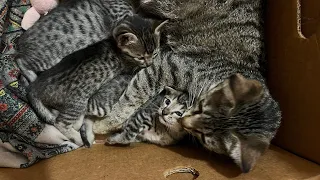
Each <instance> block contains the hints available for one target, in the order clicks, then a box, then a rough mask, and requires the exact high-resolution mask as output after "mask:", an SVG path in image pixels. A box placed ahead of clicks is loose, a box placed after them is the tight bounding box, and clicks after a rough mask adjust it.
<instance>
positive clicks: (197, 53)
mask: <svg viewBox="0 0 320 180" xmlns="http://www.w3.org/2000/svg"><path fill="white" fill-rule="evenodd" d="M151 1H154V2H158V3H157V4H158V8H157V9H158V10H160V11H158V12H156V13H161V10H162V7H161V5H165V7H164V9H165V10H166V11H165V12H164V13H163V14H164V15H165V16H166V15H168V17H169V18H170V17H173V19H171V21H170V22H169V23H168V24H167V26H166V28H165V30H166V33H165V36H164V37H163V39H165V40H166V42H165V43H164V44H162V46H161V51H160V53H159V56H158V57H157V58H156V60H155V61H154V64H153V65H152V66H150V67H148V68H146V69H143V70H141V71H140V72H138V73H137V74H136V75H135V76H134V77H133V79H132V80H131V82H130V84H129V86H128V88H127V89H126V91H125V92H124V94H123V95H122V96H121V97H120V99H119V102H118V103H117V104H115V105H114V106H113V109H112V112H111V113H110V114H109V116H108V117H106V118H105V119H104V120H102V121H99V122H96V123H95V124H94V127H93V128H94V131H95V132H96V133H99V134H103V133H107V132H108V131H110V130H112V129H113V128H114V127H117V126H119V124H122V123H123V122H125V120H126V119H128V118H129V117H130V116H131V115H132V114H133V113H134V112H135V111H136V110H137V109H138V108H139V107H140V106H141V105H142V104H143V103H145V102H146V101H148V100H149V99H151V98H152V97H153V96H155V95H157V94H158V93H159V92H160V91H161V90H162V89H163V87H164V86H171V87H173V88H174V89H177V90H180V91H188V92H189V94H190V97H191V98H190V105H191V109H190V111H189V113H188V117H187V118H185V119H184V121H183V122H184V123H183V125H184V128H185V129H187V130H188V131H189V132H190V133H192V134H193V135H195V136H197V137H199V139H200V140H201V141H202V143H203V144H204V146H205V147H206V148H208V149H210V150H213V151H216V152H218V153H224V154H227V155H229V156H230V157H231V158H233V159H234V160H235V162H236V163H237V164H238V165H239V166H240V167H241V169H242V171H243V172H248V171H249V170H250V169H251V168H252V166H253V165H254V164H255V162H256V160H257V158H258V157H259V156H260V155H261V154H262V152H263V151H264V150H265V149H266V148H267V147H268V145H269V143H270V141H271V139H272V138H273V137H274V135H275V134H276V131H277V129H278V127H279V125H280V119H281V113H280V109H279V105H278V103H277V102H276V101H275V100H274V99H273V98H272V97H271V95H270V93H269V90H268V88H267V86H266V81H265V79H264V77H263V75H262V73H261V69H262V67H261V63H262V62H263V61H264V34H263V16H262V15H263V0H161V1H160V0H151ZM147 2H150V0H148V1H147ZM151 13H152V12H151ZM163 14H162V16H163ZM237 73H239V74H237ZM252 92H253V93H252ZM251 93H252V94H251ZM246 96H248V99H247V100H244V99H246V98H244V97H246ZM240 100H241V101H240ZM204 102H206V103H207V104H203V103H204ZM217 102H220V103H217ZM240 102H241V103H240ZM219 104H220V106H219ZM203 107H207V108H208V109H201V108H203ZM213 107H216V108H217V109H216V110H215V111H213V110H214V108H213ZM220 108H221V109H220ZM210 109H211V111H212V114H210ZM216 111H218V112H219V113H220V114H219V116H216V115H215V116H214V114H215V112H216ZM190 119H194V120H196V122H197V123H192V122H191V121H189V120H190ZM224 122H225V123H224ZM98 130H99V131H98ZM217 132H219V133H217ZM217 142H218V144H220V145H221V146H219V145H217ZM255 145H257V146H255Z"/></svg>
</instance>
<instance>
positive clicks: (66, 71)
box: [28, 15, 162, 145]
mask: <svg viewBox="0 0 320 180" xmlns="http://www.w3.org/2000/svg"><path fill="white" fill-rule="evenodd" d="M133 22H135V23H138V24H140V25H143V26H139V27H137V26H134V25H133V24H132V23H133ZM157 25H158V26H154V22H153V21H151V20H149V19H144V18H142V17H140V16H137V15H133V16H128V17H126V18H125V19H124V20H123V21H121V23H120V24H119V25H118V26H121V27H123V26H125V29H124V28H122V29H118V28H117V27H118V26H116V28H115V30H114V31H113V33H114V34H115V35H113V37H114V38H115V40H113V39H108V40H104V41H101V42H99V43H96V44H94V45H91V46H89V47H87V48H85V49H83V50H80V51H76V52H74V53H72V54H70V55H69V56H67V57H66V58H64V60H63V62H61V63H59V64H57V65H56V66H54V67H53V68H52V69H49V70H47V71H44V72H43V73H42V74H41V75H40V76H39V78H38V79H36V81H34V83H32V84H31V85H30V86H31V87H30V91H29V92H28V99H29V100H30V103H31V104H32V106H33V108H34V109H35V110H36V112H38V114H39V116H40V117H42V119H44V120H45V121H46V122H51V123H53V124H54V125H55V126H56V127H57V128H58V129H59V130H60V131H61V132H62V133H63V134H64V135H65V136H66V137H68V138H70V139H71V140H73V141H74V142H75V143H76V144H78V145H80V144H82V140H81V137H80V133H78V132H77V131H78V130H79V129H80V127H81V125H82V123H83V118H84V116H85V115H86V113H87V103H88V100H89V99H90V97H92V95H93V94H95V93H96V92H97V91H98V90H99V89H100V87H101V86H102V85H103V84H107V83H108V82H109V81H110V80H111V79H113V78H114V77H116V76H118V75H120V74H132V73H133V72H134V71H135V70H137V69H139V68H141V67H146V66H148V65H150V64H148V62H147V61H146V60H140V59H137V60H136V59H135V57H132V55H130V56H129V55H128V54H127V53H128V52H131V54H134V53H137V52H135V51H136V49H133V50H132V49H130V48H131V47H127V46H125V45H124V46H122V47H123V48H126V51H125V52H123V51H122V49H119V48H117V47H116V46H117V45H118V44H119V42H118V40H119V38H118V36H121V35H122V32H123V33H126V34H131V36H136V38H137V39H138V41H135V42H133V43H134V44H136V46H135V47H137V46H140V47H141V48H137V49H139V50H140V51H142V52H140V53H143V54H144V52H145V51H147V50H146V49H147V48H148V50H149V53H150V54H151V56H152V54H153V52H154V51H157V49H158V47H159V42H158V40H159V32H158V30H160V29H159V28H158V27H161V26H162V23H160V24H158V23H157ZM118 30H119V31H121V33H118ZM129 32H130V33H129ZM131 32H134V34H133V33H131ZM114 41H116V42H114ZM133 43H131V44H130V45H132V44H133ZM150 62H152V61H150ZM150 62H149V63H150ZM47 108H52V109H55V110H57V111H59V115H58V116H57V117H55V116H54V115H53V114H52V113H51V112H50V111H49V110H48V109H47ZM97 113H99V111H98V112H97ZM75 124H77V128H75V127H74V126H75ZM79 126H80V127H79Z"/></svg>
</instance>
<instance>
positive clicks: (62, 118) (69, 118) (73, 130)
mask: <svg viewBox="0 0 320 180" xmlns="http://www.w3.org/2000/svg"><path fill="white" fill-rule="evenodd" d="M83 112H85V109H82V112H81V110H79V109H73V110H71V111H68V110H67V109H65V110H64V111H61V112H60V113H59V115H58V117H57V119H56V122H55V124H54V126H55V127H56V128H57V129H58V130H59V131H60V132H61V133H62V134H63V135H65V136H66V137H67V138H68V139H69V140H70V141H71V142H73V143H75V144H77V145H78V146H82V145H83V141H82V138H81V135H80V132H79V130H80V128H81V126H82V124H83V119H84V115H81V114H83Z"/></svg>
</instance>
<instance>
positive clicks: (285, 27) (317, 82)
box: [266, 0, 320, 163]
mask: <svg viewBox="0 0 320 180" xmlns="http://www.w3.org/2000/svg"><path fill="white" fill-rule="evenodd" d="M267 3H268V10H267V17H268V21H267V26H266V27H267V42H268V44H267V47H268V48H267V49H268V53H267V54H268V62H269V71H268V73H269V74H268V81H269V87H270V89H271V92H272V94H273V96H274V97H275V98H276V99H277V100H278V101H279V102H280V105H281V110H282V112H283V119H282V125H281V127H280V130H279V132H278V135H277V137H276V139H275V141H274V143H275V144H276V145H278V146H280V147H282V148H284V149H287V150H289V151H291V152H293V153H295V154H298V155H300V156H302V157H305V158H307V159H309V160H312V161H314V162H317V163H320V47H319V40H320V39H319V38H320V26H319V22H320V1H319V0H301V3H300V1H299V0H268V1H267ZM300 9H301V11H300Z"/></svg>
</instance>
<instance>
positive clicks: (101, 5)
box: [16, 0, 133, 82]
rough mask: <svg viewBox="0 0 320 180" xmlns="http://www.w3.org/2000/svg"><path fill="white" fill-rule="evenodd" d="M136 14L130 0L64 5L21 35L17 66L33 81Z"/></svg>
mask: <svg viewBox="0 0 320 180" xmlns="http://www.w3.org/2000/svg"><path fill="white" fill-rule="evenodd" d="M132 15H133V9H132V5H131V4H130V2H129V1H127V0H103V1H100V0H68V1H66V2H62V3H60V4H59V6H58V7H56V8H55V9H53V10H52V11H50V12H49V13H48V14H47V15H46V16H44V17H42V18H41V19H40V20H39V21H37V22H36V23H35V24H34V25H33V26H32V27H31V28H30V29H28V30H27V31H26V32H25V33H23V34H22V35H21V37H20V38H19V42H18V44H17V59H16V61H17V64H18V66H19V68H20V70H21V71H22V74H23V75H24V77H25V78H26V79H27V80H28V81H29V82H32V81H34V80H35V79H36V77H37V74H38V73H39V72H42V71H44V70H47V69H49V68H51V67H52V66H54V65H56V64H57V63H58V62H60V61H61V60H62V58H64V57H66V56H67V55H69V54H71V53H72V52H75V51H77V50H80V49H83V48H85V47H87V46H89V45H91V44H94V43H97V42H99V41H101V40H103V39H107V38H109V37H110V36H111V35H112V30H113V29H114V27H115V26H116V25H117V24H118V23H119V22H120V21H121V20H123V19H124V18H125V17H127V16H132Z"/></svg>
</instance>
